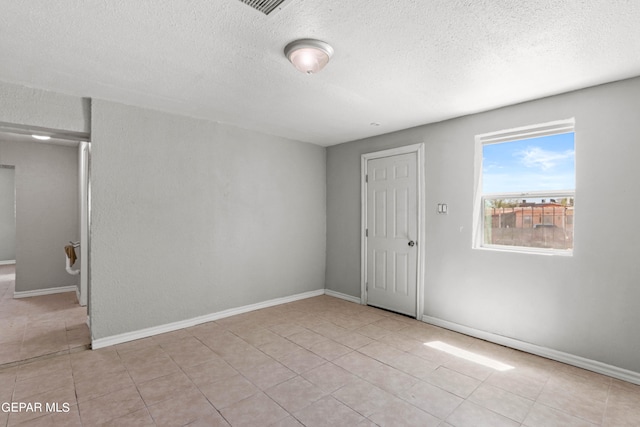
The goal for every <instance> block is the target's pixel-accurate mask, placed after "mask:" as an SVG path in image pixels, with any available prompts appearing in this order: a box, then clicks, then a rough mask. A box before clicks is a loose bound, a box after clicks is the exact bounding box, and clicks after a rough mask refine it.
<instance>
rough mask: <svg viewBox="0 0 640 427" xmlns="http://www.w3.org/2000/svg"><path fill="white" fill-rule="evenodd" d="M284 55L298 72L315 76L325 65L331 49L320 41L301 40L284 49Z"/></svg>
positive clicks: (331, 51)
mask: <svg viewBox="0 0 640 427" xmlns="http://www.w3.org/2000/svg"><path fill="white" fill-rule="evenodd" d="M284 55H285V56H286V57H287V58H288V59H289V61H291V63H292V64H293V66H294V67H296V68H297V69H298V70H299V71H301V72H303V73H306V74H315V73H317V72H318V71H320V70H322V69H323V68H324V66H325V65H327V62H329V59H330V58H331V56H332V55H333V48H332V47H331V46H329V45H328V44H327V43H325V42H322V41H320V40H314V39H301V40H296V41H293V42H291V43H289V44H288V45H287V46H286V47H285V48H284Z"/></svg>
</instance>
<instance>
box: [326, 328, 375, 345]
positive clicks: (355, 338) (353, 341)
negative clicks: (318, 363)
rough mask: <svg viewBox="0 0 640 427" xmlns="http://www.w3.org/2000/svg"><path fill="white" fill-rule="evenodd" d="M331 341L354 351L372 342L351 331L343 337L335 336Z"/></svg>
mask: <svg viewBox="0 0 640 427" xmlns="http://www.w3.org/2000/svg"><path fill="white" fill-rule="evenodd" d="M333 340H334V341H335V342H337V343H339V344H342V345H344V346H347V347H349V348H352V349H354V350H357V349H359V348H360V347H364V346H365V345H367V344H370V343H372V342H373V340H372V339H371V338H369V337H366V336H364V335H362V334H359V333H357V332H353V331H350V332H348V333H347V334H345V335H340V336H337V337H335V338H333Z"/></svg>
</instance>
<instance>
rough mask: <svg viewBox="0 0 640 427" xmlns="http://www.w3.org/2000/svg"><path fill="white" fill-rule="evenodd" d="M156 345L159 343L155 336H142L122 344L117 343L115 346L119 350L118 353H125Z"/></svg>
mask: <svg viewBox="0 0 640 427" xmlns="http://www.w3.org/2000/svg"><path fill="white" fill-rule="evenodd" d="M156 345H158V343H157V342H156V341H154V339H153V338H151V337H148V338H141V339H139V340H135V341H129V342H125V343H122V344H116V345H115V346H114V347H115V349H116V350H117V351H118V353H120V354H123V353H127V352H129V351H136V350H142V349H143V348H147V347H154V346H156Z"/></svg>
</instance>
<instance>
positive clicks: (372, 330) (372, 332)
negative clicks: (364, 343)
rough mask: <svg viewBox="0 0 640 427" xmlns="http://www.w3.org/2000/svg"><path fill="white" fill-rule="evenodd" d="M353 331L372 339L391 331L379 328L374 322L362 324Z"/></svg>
mask: <svg viewBox="0 0 640 427" xmlns="http://www.w3.org/2000/svg"><path fill="white" fill-rule="evenodd" d="M355 332H357V333H359V334H361V335H364V336H366V337H369V338H371V339H372V340H378V339H380V338H382V337H384V336H385V335H389V334H390V333H391V331H389V330H388V329H384V328H381V327H379V326H376V325H375V324H369V325H364V326H362V327H360V328H358V329H356V330H355Z"/></svg>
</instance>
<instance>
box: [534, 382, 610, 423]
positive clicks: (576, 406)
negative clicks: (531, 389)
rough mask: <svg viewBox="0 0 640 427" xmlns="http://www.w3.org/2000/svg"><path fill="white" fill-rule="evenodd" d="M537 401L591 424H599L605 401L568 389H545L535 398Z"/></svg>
mask: <svg viewBox="0 0 640 427" xmlns="http://www.w3.org/2000/svg"><path fill="white" fill-rule="evenodd" d="M537 402H538V403H541V404H543V405H546V406H549V407H551V408H555V409H558V410H560V411H563V412H566V413H567V414H570V415H574V416H578V417H580V418H583V419H585V420H587V421H589V422H591V423H593V424H601V423H602V418H603V416H604V411H605V407H606V402H605V401H600V400H596V399H593V398H591V397H590V396H589V395H586V394H576V393H575V392H568V391H555V390H553V389H551V390H547V388H546V387H545V389H544V390H543V391H542V393H540V396H538V399H537Z"/></svg>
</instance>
